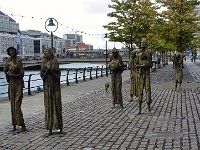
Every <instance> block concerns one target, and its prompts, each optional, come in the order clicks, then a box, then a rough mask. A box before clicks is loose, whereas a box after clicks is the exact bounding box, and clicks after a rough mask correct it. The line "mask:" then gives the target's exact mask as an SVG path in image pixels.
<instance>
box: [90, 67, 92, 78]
mask: <svg viewBox="0 0 200 150" xmlns="http://www.w3.org/2000/svg"><path fill="white" fill-rule="evenodd" d="M89 68H90V79H91V80H92V67H89Z"/></svg>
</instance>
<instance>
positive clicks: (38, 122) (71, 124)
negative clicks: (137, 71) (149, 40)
mask: <svg viewBox="0 0 200 150" xmlns="http://www.w3.org/2000/svg"><path fill="white" fill-rule="evenodd" d="M173 78H174V71H173V70H172V64H171V63H169V65H166V66H164V67H162V68H161V69H157V72H152V73H151V83H152V99H153V102H152V105H151V107H152V115H148V114H147V107H146V103H145V102H144V103H143V105H142V106H143V107H142V114H141V115H137V112H138V107H137V101H136V100H134V102H128V100H129V99H130V96H129V89H130V79H129V71H125V72H124V73H123V80H124V82H123V90H122V92H123V101H124V106H125V108H124V109H121V108H120V107H119V108H115V109H111V92H110V91H109V92H108V93H106V92H105V90H104V84H105V82H109V81H110V76H109V77H100V78H98V79H95V80H89V81H87V82H82V83H79V84H73V85H71V86H67V87H64V88H62V101H63V122H64V131H65V132H66V133H65V134H64V135H58V134H55V135H52V136H50V137H48V138H45V137H44V134H45V133H47V131H46V129H45V128H44V112H43V111H44V106H43V93H40V94H37V95H34V96H26V97H24V100H23V105H22V109H23V114H24V117H25V123H26V125H27V129H28V131H27V132H24V133H20V134H16V135H13V134H12V133H10V132H9V130H11V129H12V126H11V125H10V119H11V116H10V105H9V103H1V104H0V150H7V149H9V150H11V149H13V150H18V149H19V150H35V149H37V150H43V149H45V150H51V149H54V150H81V149H83V150H161V149H168V150H171V149H174V150H178V149H181V150H191V149H193V150H198V149H200V143H199V141H200V130H199V129H200V111H199V110H200V91H199V87H200V86H199V83H198V82H199V79H200V68H199V66H198V65H196V64H195V63H192V62H189V61H188V62H186V63H185V69H184V80H183V88H182V91H181V92H175V91H174V80H173ZM2 114H3V115H2Z"/></svg>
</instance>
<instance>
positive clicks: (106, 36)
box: [104, 33, 108, 77]
mask: <svg viewBox="0 0 200 150" xmlns="http://www.w3.org/2000/svg"><path fill="white" fill-rule="evenodd" d="M104 39H105V40H106V77H107V76H108V49H107V43H108V33H106V34H105V36H104Z"/></svg>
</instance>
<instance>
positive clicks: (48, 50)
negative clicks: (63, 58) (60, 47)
mask: <svg viewBox="0 0 200 150" xmlns="http://www.w3.org/2000/svg"><path fill="white" fill-rule="evenodd" d="M43 53H44V58H47V59H50V58H53V57H54V55H53V51H52V49H51V48H45V49H44V50H43Z"/></svg>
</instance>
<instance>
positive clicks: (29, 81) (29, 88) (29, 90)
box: [28, 74, 32, 95]
mask: <svg viewBox="0 0 200 150" xmlns="http://www.w3.org/2000/svg"><path fill="white" fill-rule="evenodd" d="M31 76H32V74H29V78H28V95H32V94H31Z"/></svg>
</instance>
